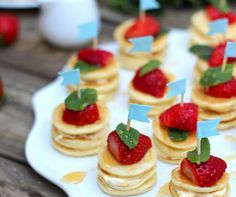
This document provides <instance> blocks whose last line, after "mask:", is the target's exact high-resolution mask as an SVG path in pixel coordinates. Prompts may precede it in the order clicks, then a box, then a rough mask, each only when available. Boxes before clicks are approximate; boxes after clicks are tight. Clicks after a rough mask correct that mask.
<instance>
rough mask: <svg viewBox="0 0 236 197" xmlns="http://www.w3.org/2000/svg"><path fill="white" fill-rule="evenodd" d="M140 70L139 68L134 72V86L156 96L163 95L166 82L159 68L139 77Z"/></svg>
mask: <svg viewBox="0 0 236 197" xmlns="http://www.w3.org/2000/svg"><path fill="white" fill-rule="evenodd" d="M140 71H141V68H140V69H139V70H138V71H137V72H136V74H135V76H134V79H133V81H132V83H133V86H134V88H135V89H137V90H140V91H141V92H144V93H147V94H150V95H152V96H154V97H157V98H161V97H163V96H164V93H165V90H166V84H167V78H166V76H165V74H164V73H163V72H162V71H161V70H160V69H158V68H156V69H154V70H152V71H151V72H149V73H147V74H145V75H144V76H142V77H140V76H139V73H140Z"/></svg>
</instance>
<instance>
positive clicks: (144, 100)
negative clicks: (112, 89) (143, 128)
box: [128, 60, 176, 117]
mask: <svg viewBox="0 0 236 197" xmlns="http://www.w3.org/2000/svg"><path fill="white" fill-rule="evenodd" d="M151 61H153V60H151ZM151 61H150V62H151ZM154 61H155V60H154ZM148 64H149V63H147V64H146V65H144V66H143V67H142V68H140V69H141V70H140V69H139V70H138V71H136V74H135V77H134V79H133V80H132V81H131V82H130V83H129V86H128V94H129V97H130V99H129V103H137V104H143V105H149V106H152V110H151V111H149V112H148V116H150V117H154V116H155V115H156V114H159V113H161V112H163V111H164V110H165V109H166V108H168V107H169V106H170V105H172V104H173V103H174V102H175V101H176V97H169V98H167V97H166V95H167V93H168V91H169V89H168V87H166V84H163V85H164V86H165V90H164V94H163V95H162V96H159V97H156V96H154V95H153V94H150V93H147V92H143V91H141V90H139V89H136V88H135V86H134V83H135V82H134V80H135V78H137V75H139V74H140V72H141V71H142V69H145V67H147V66H148ZM156 69H159V68H154V69H153V70H149V73H146V74H145V75H146V76H145V75H144V76H143V77H140V79H139V80H143V81H142V83H143V85H145V82H147V78H148V75H149V74H151V75H152V76H151V77H150V78H152V80H153V79H154V75H153V74H152V72H153V71H154V72H155V70H156ZM159 70H160V71H161V72H162V73H163V74H164V75H165V77H166V79H167V83H169V82H172V81H175V76H174V75H173V74H171V73H169V72H167V71H166V70H164V69H162V68H160V69H159ZM155 77H156V87H154V86H153V87H152V88H153V89H158V88H159V89H161V88H162V87H159V86H158V84H160V83H161V81H160V80H161V79H160V78H159V76H157V75H156V76H155ZM144 78H146V79H144ZM153 81H154V80H153ZM140 83H141V82H140ZM148 85H149V84H146V86H148Z"/></svg>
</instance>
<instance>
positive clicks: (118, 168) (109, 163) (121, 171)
mask: <svg viewBox="0 0 236 197" xmlns="http://www.w3.org/2000/svg"><path fill="white" fill-rule="evenodd" d="M156 160H157V158H156V152H155V150H154V149H153V148H151V149H149V151H148V152H147V153H146V154H145V156H144V158H143V159H142V160H141V161H139V162H138V163H135V164H132V165H121V164H120V163H119V162H118V161H117V160H116V159H115V158H114V156H113V155H112V154H111V153H110V152H109V151H108V149H107V146H103V147H101V149H100V150H99V152H98V163H99V166H100V167H101V169H103V170H104V171H106V172H107V173H109V174H112V175H117V176H125V177H133V176H138V175H140V174H143V173H145V172H147V171H149V170H150V169H152V168H153V167H154V166H155V165H156Z"/></svg>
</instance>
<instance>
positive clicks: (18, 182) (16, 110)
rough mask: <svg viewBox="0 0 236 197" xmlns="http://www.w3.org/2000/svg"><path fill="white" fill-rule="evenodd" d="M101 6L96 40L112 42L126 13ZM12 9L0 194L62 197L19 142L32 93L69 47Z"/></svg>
mask: <svg viewBox="0 0 236 197" xmlns="http://www.w3.org/2000/svg"><path fill="white" fill-rule="evenodd" d="M100 9H101V15H102V22H103V26H102V32H101V36H100V41H101V42H108V41H112V32H113V30H114V27H115V26H116V25H117V24H118V23H120V22H121V21H123V20H124V19H127V18H128V17H130V16H125V15H121V14H119V13H117V12H114V11H112V10H110V8H108V7H107V6H105V5H104V3H101V4H100ZM0 11H1V10H0ZM16 14H17V15H18V16H19V18H20V20H21V35H20V38H19V40H18V42H17V43H16V44H15V45H12V46H10V47H5V48H0V75H1V76H2V77H3V80H4V83H5V88H6V91H7V96H8V100H7V103H6V105H5V106H4V107H3V108H2V109H1V110H0V196H1V197H7V196H10V197H13V196H16V197H25V196H30V197H42V196H45V197H49V196H50V197H53V196H57V197H58V196H66V195H65V193H64V192H63V191H62V190H60V189H59V188H57V187H56V186H54V185H53V184H51V183H49V182H48V181H47V180H45V179H44V178H42V177H41V176H39V175H38V174H37V173H36V172H34V170H32V169H31V168H30V166H29V164H28V163H27V161H26V158H25V154H24V146H25V140H26V137H27V134H28V132H29V130H30V129H31V126H32V124H33V120H34V114H33V111H32V107H31V97H32V95H33V94H34V92H35V91H37V90H38V89H40V88H41V87H43V86H45V85H46V84H48V83H49V82H50V81H52V80H53V79H54V78H55V77H56V76H57V72H58V71H59V70H60V69H61V68H62V66H63V65H64V63H65V62H66V60H67V59H68V57H69V55H70V54H71V53H72V52H73V50H64V49H58V48H55V47H53V46H51V45H49V44H48V43H46V42H45V41H44V40H43V39H42V37H40V34H39V32H38V27H37V17H38V14H39V11H38V10H22V11H16ZM190 14H191V10H185V11H184V10H180V11H177V10H167V12H166V14H165V15H164V16H163V17H162V19H161V20H162V23H163V25H164V26H168V27H187V26H188V23H189V21H188V20H189V16H190ZM36 157H37V155H36Z"/></svg>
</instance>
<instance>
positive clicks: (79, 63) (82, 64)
mask: <svg viewBox="0 0 236 197" xmlns="http://www.w3.org/2000/svg"><path fill="white" fill-rule="evenodd" d="M74 68H75V69H76V68H79V69H80V72H81V73H86V72H91V71H95V70H97V69H99V67H98V66H94V65H91V64H88V63H86V62H84V61H81V60H78V61H77V63H76V64H75V66H74Z"/></svg>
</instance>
